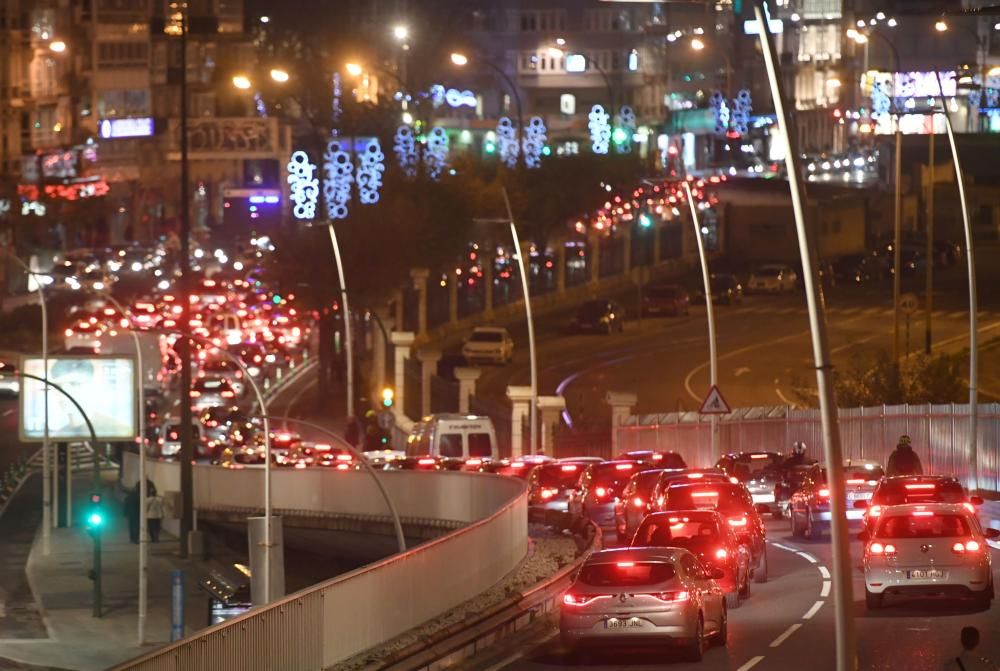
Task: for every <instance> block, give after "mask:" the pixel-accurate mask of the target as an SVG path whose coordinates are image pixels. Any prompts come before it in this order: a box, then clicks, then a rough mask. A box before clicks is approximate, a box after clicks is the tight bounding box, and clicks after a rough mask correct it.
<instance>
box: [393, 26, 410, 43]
mask: <svg viewBox="0 0 1000 671" xmlns="http://www.w3.org/2000/svg"><path fill="white" fill-rule="evenodd" d="M392 36H393V37H395V38H396V41H398V42H405V41H406V40H407V39H409V37H410V29H409V27H408V26H405V25H403V24H399V25H395V26H393V27H392Z"/></svg>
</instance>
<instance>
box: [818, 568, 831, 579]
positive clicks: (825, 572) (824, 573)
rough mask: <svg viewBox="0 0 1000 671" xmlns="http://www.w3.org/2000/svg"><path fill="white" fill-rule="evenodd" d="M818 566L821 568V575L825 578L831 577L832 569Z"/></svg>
mask: <svg viewBox="0 0 1000 671" xmlns="http://www.w3.org/2000/svg"><path fill="white" fill-rule="evenodd" d="M816 568H818V569H819V574H820V575H821V576H823V580H829V579H830V569H828V568H827V567H825V566H817V567H816Z"/></svg>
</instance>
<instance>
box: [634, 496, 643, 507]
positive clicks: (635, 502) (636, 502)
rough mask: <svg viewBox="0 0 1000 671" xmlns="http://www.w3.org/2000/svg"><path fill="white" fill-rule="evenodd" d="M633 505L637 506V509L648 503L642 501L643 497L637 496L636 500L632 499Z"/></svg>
mask: <svg viewBox="0 0 1000 671" xmlns="http://www.w3.org/2000/svg"><path fill="white" fill-rule="evenodd" d="M632 505H633V506H635V507H636V508H642V507H643V506H645V505H646V502H645V501H643V500H642V497H641V496H637V497H635V498H634V499H632Z"/></svg>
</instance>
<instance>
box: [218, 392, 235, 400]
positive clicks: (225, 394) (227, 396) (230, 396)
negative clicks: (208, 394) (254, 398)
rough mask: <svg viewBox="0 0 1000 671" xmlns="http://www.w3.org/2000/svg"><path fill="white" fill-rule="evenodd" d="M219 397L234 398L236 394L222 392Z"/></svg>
mask: <svg viewBox="0 0 1000 671" xmlns="http://www.w3.org/2000/svg"><path fill="white" fill-rule="evenodd" d="M219 396H221V397H222V398H236V392H232V391H224V392H222V393H221V394H219Z"/></svg>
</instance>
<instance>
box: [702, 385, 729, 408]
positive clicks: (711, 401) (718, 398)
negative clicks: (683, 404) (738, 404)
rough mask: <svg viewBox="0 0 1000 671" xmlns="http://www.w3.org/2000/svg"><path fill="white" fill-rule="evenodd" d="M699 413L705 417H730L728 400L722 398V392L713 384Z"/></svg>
mask: <svg viewBox="0 0 1000 671" xmlns="http://www.w3.org/2000/svg"><path fill="white" fill-rule="evenodd" d="M698 412H700V413H701V414H703V415H728V414H729V413H730V412H731V410H730V409H729V404H728V403H726V399H724V398H722V392H721V391H719V388H718V387H716V386H715V385H714V384H713V385H712V388H711V389H709V390H708V396H706V397H705V401H704V402H703V403H702V404H701V409H700V410H699V411H698Z"/></svg>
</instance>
